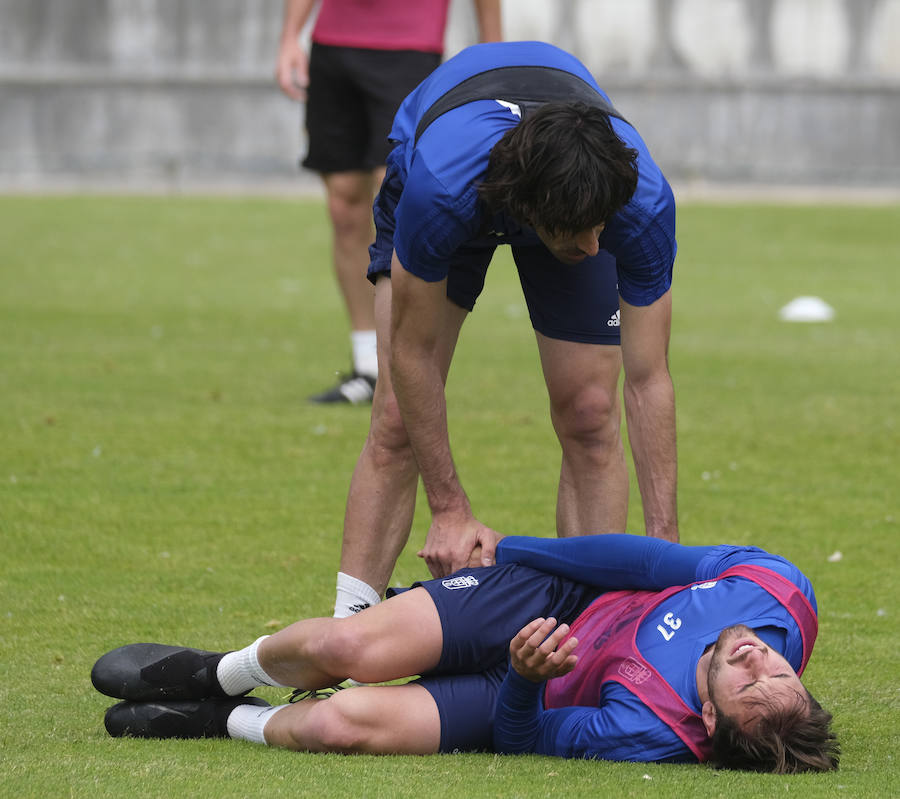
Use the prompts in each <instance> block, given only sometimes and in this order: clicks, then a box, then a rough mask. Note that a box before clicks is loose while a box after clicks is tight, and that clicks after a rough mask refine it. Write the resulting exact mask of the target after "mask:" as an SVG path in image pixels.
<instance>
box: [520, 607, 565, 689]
mask: <svg viewBox="0 0 900 799" xmlns="http://www.w3.org/2000/svg"><path fill="white" fill-rule="evenodd" d="M554 628H556V629H554ZM568 632H569V625H568V624H560V625H559V627H557V626H556V619H554V618H553V617H552V616H551V617H550V618H549V619H535V620H534V621H532V622H529V623H528V624H526V625H525V626H524V627H523V628H522V629H521V630H519V632H518V633H516V636H515V638H513V639H512V641H510V642H509V660H510V663H511V664H512V667H513V668H514V669H515V670H516V672H517V673H519V674H521V675H522V676H523V677H524V678H525V679H526V680H531V682H544V681H545V680H551V679H553V678H554V677H562V676H563V675H564V674H568V673H569V672H570V671H572V669H574V668H575V664H576V663H577V662H578V657H577V656H576V655H575V654H573V653H574V651H575V647H576V646H578V639H577V638H569V639H568V640H567V641H566V642H565V643H563V644H562V646H560V642H561V641H562V640H563V639H564V638H565V637H566V635H567V634H568Z"/></svg>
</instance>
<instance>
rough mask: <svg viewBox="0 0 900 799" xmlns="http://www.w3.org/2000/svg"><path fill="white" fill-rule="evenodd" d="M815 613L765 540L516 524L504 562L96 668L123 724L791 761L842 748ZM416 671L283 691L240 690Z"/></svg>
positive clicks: (807, 588) (351, 744)
mask: <svg viewBox="0 0 900 799" xmlns="http://www.w3.org/2000/svg"><path fill="white" fill-rule="evenodd" d="M817 626H818V625H817V620H816V602H815V596H814V594H813V590H812V586H811V585H810V582H809V580H808V579H807V578H806V577H805V576H804V575H803V574H802V573H801V572H800V570H799V569H798V568H797V567H796V566H794V565H793V564H791V563H789V562H788V561H786V560H785V559H784V558H781V557H778V556H776V555H771V554H768V553H766V552H764V551H762V550H760V549H757V548H755V547H735V546H726V545H723V546H695V547H688V546H682V545H680V544H674V543H670V542H667V541H663V540H660V539H655V538H649V537H647V538H645V537H642V536H629V535H602V536H586V537H583V538H571V539H540V538H525V537H507V538H504V539H502V540H501V541H500V542H499V546H498V549H497V565H495V566H488V567H476V568H466V569H462V570H460V571H458V572H456V573H455V574H454V575H452V576H451V577H449V578H444V579H436V580H428V581H426V582H423V583H418V584H416V586H414V587H413V588H411V589H408V590H402V591H400V592H398V593H397V594H396V595H395V596H393V597H391V598H390V599H389V600H388V601H386V602H384V603H382V604H380V605H378V606H376V607H373V608H370V609H368V610H364V611H362V612H360V613H358V614H356V615H355V616H351V617H349V618H346V619H333V618H318V619H306V620H303V621H298V622H296V623H295V624H292V625H291V626H289V627H287V628H285V629H283V630H281V631H280V632H278V633H276V634H274V635H271V636H264V637H262V638H260V639H258V640H257V641H255V642H254V643H253V644H251V645H250V646H247V647H246V648H244V649H241V650H238V651H235V652H229V653H227V654H222V653H213V652H207V651H203V650H197V649H186V648H182V647H173V646H166V645H161V644H131V645H128V646H124V647H120V648H119V649H115V650H113V651H112V652H109V653H107V654H106V655H104V656H103V657H101V658H100V660H98V661H97V663H96V665H95V666H94V669H93V672H92V674H91V677H92V680H93V683H94V686H95V687H96V688H97V689H98V690H99V691H101V692H102V693H105V694H107V695H109V696H114V697H118V698H121V699H125V700H128V701H125V702H120V703H119V704H117V705H114V706H113V707H111V708H110V709H109V710H108V711H107V713H106V728H107V730H108V731H109V733H110V735H113V736H121V735H131V736H136V737H148V738H199V737H216V736H220V737H232V738H241V739H245V740H250V741H256V742H258V743H265V744H269V745H271V746H280V747H286V748H288V749H295V750H298V751H314V752H321V751H326V752H345V753H351V752H368V753H403V754H427V753H435V752H454V751H467V750H468V751H472V750H494V751H497V752H516V753H524V752H535V753H539V754H548V755H558V756H561V757H570V758H604V759H609V760H635V761H656V762H697V761H701V762H702V761H706V760H708V759H711V760H713V761H715V762H716V763H718V764H719V765H721V766H724V767H729V768H739V769H753V770H761V771H774V772H779V773H789V772H795V771H805V770H827V769H832V768H836V767H837V763H838V754H839V748H838V745H837V741H836V739H835V737H834V735H833V734H832V732H831V730H830V722H831V716H830V714H829V713H827V712H826V711H824V710H823V709H822V708H821V707H820V705H819V704H818V703H817V702H816V701H815V700H814V699H813V698H812V696H810V694H809V693H808V692H807V691H806V689H805V688H804V686H803V684H802V683H801V682H800V679H799V676H798V675H799V674H800V673H802V671H803V668H804V667H805V665H806V663H807V661H808V659H809V655H810V652H811V650H812V647H813V642H814V640H815V637H816V630H817ZM510 664H511V666H512V668H509V665H510ZM412 675H421V678H420V679H417V680H413V681H411V682H408V683H406V684H404V685H392V686H361V687H354V688H350V689H346V690H343V691H339V692H337V693H334V694H333V695H332V696H331V697H330V698H328V699H325V700H317V699H312V698H311V699H307V700H304V701H299V702H296V703H294V704H284V705H281V706H278V707H270V706H269V705H268V704H267V703H266V702H264V701H263V700H261V699H258V698H255V697H246V696H244V694H246V693H247V692H249V691H250V690H252V689H254V688H256V687H258V686H263V685H269V686H292V687H295V688H299V689H304V690H314V689H321V688H325V687H327V686H333V685H336V684H338V683H340V682H341V681H343V680H345V679H346V678H353V679H354V680H357V681H360V682H364V683H376V682H384V681H388V680H395V679H399V678H403V677H410V676H412Z"/></svg>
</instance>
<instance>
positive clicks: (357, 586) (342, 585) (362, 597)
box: [334, 572, 381, 619]
mask: <svg viewBox="0 0 900 799" xmlns="http://www.w3.org/2000/svg"><path fill="white" fill-rule="evenodd" d="M379 602H381V597H380V596H378V592H377V591H376V590H375V589H374V588H372V586H371V585H369V584H368V583H364V582H363V581H362V580H357V579H356V578H355V577H351V576H350V575H349V574H344V572H338V575H337V598H336V599H335V601H334V618H336V619H346V618H347V617H348V616H352V615H353V614H354V613H359V612H360V611H361V610H365V609H366V608H367V607H372V606H374V605H377V604H378V603H379Z"/></svg>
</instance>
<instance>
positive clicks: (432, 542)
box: [418, 514, 502, 577]
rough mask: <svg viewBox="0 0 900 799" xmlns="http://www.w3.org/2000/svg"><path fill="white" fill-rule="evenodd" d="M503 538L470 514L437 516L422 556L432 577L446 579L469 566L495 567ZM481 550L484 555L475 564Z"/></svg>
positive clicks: (429, 530) (430, 529) (421, 552)
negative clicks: (493, 565)
mask: <svg viewBox="0 0 900 799" xmlns="http://www.w3.org/2000/svg"><path fill="white" fill-rule="evenodd" d="M501 537H502V536H501V535H500V534H499V533H497V532H496V531H494V530H492V529H491V528H490V527H485V525H483V524H482V523H481V522H480V521H478V519H476V518H475V517H474V516H471V515H469V514H454V515H449V514H448V515H443V516H435V517H434V518H433V519H432V522H431V527H430V528H429V529H428V536H427V537H426V539H425V546H424V548H423V549H422V550H421V551H420V552H419V553H418V555H419V557H420V558H424V559H425V563H426V564H427V565H428V570H429V571H430V572H431V576H432V577H446V576H447V575H448V574H452V573H453V572H455V571H457V570H458V569H462V568H464V567H466V566H470V567H472V566H490V565H492V564H493V563H494V554H495V552H496V549H497V541H499V540H500V538H501ZM479 547H480V550H481V554H480V556H479V557H478V558H477V562H474V563H473V560H475V559H474V558H473V553H474V552H475V550H476V549H477V548H479Z"/></svg>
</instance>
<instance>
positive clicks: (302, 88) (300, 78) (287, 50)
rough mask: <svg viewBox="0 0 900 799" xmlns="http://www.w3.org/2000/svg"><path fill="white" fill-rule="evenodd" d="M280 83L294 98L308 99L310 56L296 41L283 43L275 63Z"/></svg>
mask: <svg viewBox="0 0 900 799" xmlns="http://www.w3.org/2000/svg"><path fill="white" fill-rule="evenodd" d="M275 78H276V80H277V81H278V85H279V87H280V88H281V91H283V92H284V93H285V94H286V95H287V96H288V97H290V98H291V99H292V100H300V101H305V100H306V89H307V87H308V86H309V57H308V56H307V55H306V51H305V50H304V49H303V48H302V47H301V46H300V45H299V44H298V43H296V42H288V43H282V45H281V47H280V48H279V50H278V60H277V62H276V64H275Z"/></svg>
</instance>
